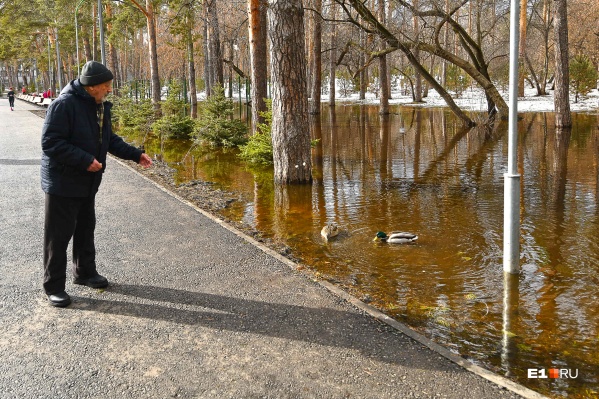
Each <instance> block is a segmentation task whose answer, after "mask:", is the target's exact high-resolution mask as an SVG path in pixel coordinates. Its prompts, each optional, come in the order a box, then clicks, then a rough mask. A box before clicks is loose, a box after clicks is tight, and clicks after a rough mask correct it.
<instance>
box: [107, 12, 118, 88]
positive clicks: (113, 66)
mask: <svg viewBox="0 0 599 399" xmlns="http://www.w3.org/2000/svg"><path fill="white" fill-rule="evenodd" d="M106 19H107V20H108V23H107V24H106V30H107V31H108V32H111V31H112V23H111V22H110V21H111V20H112V7H111V5H110V2H108V3H106ZM107 63H108V69H110V70H111V71H112V73H113V74H114V83H113V88H114V94H115V95H117V96H118V94H119V87H120V83H121V76H120V73H119V68H118V65H117V58H116V49H115V48H114V46H113V45H112V41H110V40H109V41H108V60H107Z"/></svg>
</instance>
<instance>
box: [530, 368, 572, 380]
mask: <svg viewBox="0 0 599 399" xmlns="http://www.w3.org/2000/svg"><path fill="white" fill-rule="evenodd" d="M547 371H548V372H549V373H547ZM528 378H578V369H549V370H545V369H528Z"/></svg>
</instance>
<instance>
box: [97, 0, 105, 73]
mask: <svg viewBox="0 0 599 399" xmlns="http://www.w3.org/2000/svg"><path fill="white" fill-rule="evenodd" d="M102 14H103V12H102V0H98V29H100V54H101V55H102V64H104V65H106V49H105V48H104V47H105V46H104V19H103V18H102Z"/></svg>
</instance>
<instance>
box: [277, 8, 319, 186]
mask: <svg viewBox="0 0 599 399" xmlns="http://www.w3.org/2000/svg"><path fill="white" fill-rule="evenodd" d="M268 20H269V25H268V37H269V41H270V46H271V56H270V68H271V81H272V144H273V154H274V180H275V183H278V184H291V183H311V181H312V173H311V172H312V165H311V159H310V128H309V123H308V95H307V85H306V53H305V50H304V40H305V32H304V24H303V21H304V10H303V5H302V1H301V0H270V7H269V9H268Z"/></svg>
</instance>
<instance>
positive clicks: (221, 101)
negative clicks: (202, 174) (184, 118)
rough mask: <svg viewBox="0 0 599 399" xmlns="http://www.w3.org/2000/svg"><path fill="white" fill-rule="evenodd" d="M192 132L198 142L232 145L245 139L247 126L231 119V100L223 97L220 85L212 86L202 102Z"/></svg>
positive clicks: (224, 145) (243, 141)
mask: <svg viewBox="0 0 599 399" xmlns="http://www.w3.org/2000/svg"><path fill="white" fill-rule="evenodd" d="M193 134H194V136H195V140H196V141H197V142H198V143H207V144H209V145H212V146H222V147H233V146H237V145H240V144H243V143H245V142H246V141H247V127H246V125H245V124H244V123H243V122H242V121H240V120H239V119H233V102H232V101H230V100H229V99H227V98H226V97H225V92H224V89H223V87H222V86H221V85H216V86H214V87H213V88H212V95H211V96H210V97H208V98H207V99H206V101H205V102H204V104H202V107H201V108H200V112H199V119H198V122H197V124H196V127H195V129H194V132H193Z"/></svg>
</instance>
